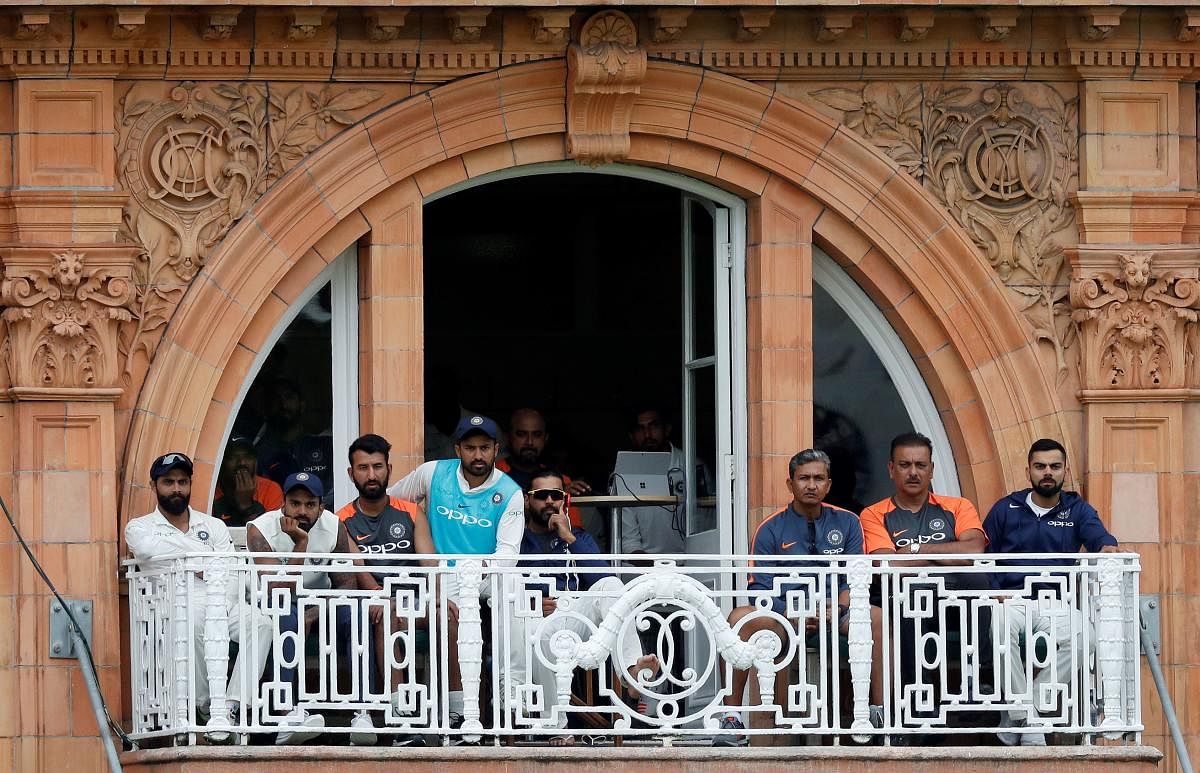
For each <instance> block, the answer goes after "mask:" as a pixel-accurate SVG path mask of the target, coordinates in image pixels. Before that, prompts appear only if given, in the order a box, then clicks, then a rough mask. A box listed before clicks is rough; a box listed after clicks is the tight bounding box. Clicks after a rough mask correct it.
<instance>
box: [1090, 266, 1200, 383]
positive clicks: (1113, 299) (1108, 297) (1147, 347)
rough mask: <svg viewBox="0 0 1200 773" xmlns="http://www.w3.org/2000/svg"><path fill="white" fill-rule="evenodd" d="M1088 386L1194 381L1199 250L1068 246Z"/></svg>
mask: <svg viewBox="0 0 1200 773" xmlns="http://www.w3.org/2000/svg"><path fill="white" fill-rule="evenodd" d="M1067 254H1068V257H1069V258H1070V261H1071V308H1072V312H1071V318H1072V320H1073V321H1074V322H1075V324H1077V325H1078V326H1079V335H1080V342H1081V364H1082V374H1081V375H1082V378H1081V382H1082V386H1083V388H1084V389H1085V390H1111V389H1155V390H1159V389H1182V388H1185V387H1189V386H1191V387H1194V386H1195V384H1194V383H1189V382H1191V381H1194V380H1195V378H1196V365H1195V362H1194V358H1195V356H1196V352H1195V351H1194V346H1195V339H1196V336H1197V318H1198V314H1197V313H1198V312H1200V249H1196V248H1194V247H1192V248H1178V247H1163V248H1159V249H1153V250H1141V249H1139V250H1112V249H1086V248H1081V249H1077V250H1068V251H1067Z"/></svg>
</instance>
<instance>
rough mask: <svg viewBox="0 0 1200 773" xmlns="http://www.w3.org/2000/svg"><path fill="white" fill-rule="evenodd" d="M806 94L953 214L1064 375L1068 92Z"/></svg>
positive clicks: (1070, 172)
mask: <svg viewBox="0 0 1200 773" xmlns="http://www.w3.org/2000/svg"><path fill="white" fill-rule="evenodd" d="M811 97H812V98H813V99H816V100H817V101H819V102H821V103H823V104H825V105H828V106H829V107H832V108H834V109H836V110H839V111H841V112H842V122H843V123H844V124H845V125H846V126H847V127H848V128H850V129H853V130H854V131H856V132H857V133H859V134H860V135H861V136H863V137H864V138H866V139H867V140H869V141H871V142H872V143H873V144H875V145H876V146H877V147H879V148H880V149H882V150H883V151H884V153H886V154H887V155H888V157H889V158H891V159H892V160H893V161H894V162H895V163H896V164H897V166H899V167H900V169H902V170H903V171H904V172H905V173H906V174H908V175H910V176H912V177H913V178H915V179H916V180H917V181H918V182H920V183H921V185H922V186H924V187H925V188H926V189H928V190H929V191H930V192H931V193H933V194H934V195H935V196H936V197H937V198H938V200H939V201H940V202H941V203H942V204H943V205H944V206H945V207H946V208H947V210H949V211H950V213H951V214H953V215H954V217H955V219H956V220H957V221H958V222H959V224H960V225H962V227H963V228H964V229H965V230H966V231H967V233H968V234H970V236H971V238H972V240H973V241H974V242H975V244H976V246H977V247H978V248H979V250H980V251H981V252H982V253H983V254H984V255H985V256H987V259H988V262H989V263H990V264H991V265H992V266H993V268H995V269H996V271H997V273H998V274H999V275H1000V277H1001V279H1003V280H1004V282H1005V284H1006V286H1007V287H1008V288H1009V289H1010V290H1011V291H1012V292H1013V294H1014V298H1015V299H1016V301H1017V304H1018V306H1019V308H1020V309H1021V310H1022V312H1023V313H1024V315H1025V317H1026V319H1027V320H1028V321H1029V323H1030V325H1031V326H1032V328H1033V331H1032V332H1033V335H1034V336H1035V337H1036V338H1038V339H1039V340H1042V341H1045V342H1047V343H1049V344H1050V345H1051V346H1052V348H1053V350H1054V355H1055V365H1056V368H1057V370H1058V373H1059V378H1060V380H1061V379H1062V378H1064V377H1065V376H1066V375H1067V372H1068V365H1067V359H1066V350H1067V349H1068V347H1070V346H1071V345H1072V344H1073V342H1074V339H1075V335H1076V330H1075V327H1074V326H1073V325H1072V324H1071V322H1070V305H1069V303H1068V299H1067V296H1068V282H1067V271H1068V268H1067V264H1066V260H1065V257H1064V255H1063V251H1062V248H1063V246H1064V244H1065V243H1072V242H1073V241H1074V223H1075V210H1074V207H1073V206H1072V205H1071V202H1070V199H1069V196H1070V194H1071V192H1072V191H1073V190H1074V189H1075V188H1076V187H1077V183H1078V158H1079V137H1078V128H1077V124H1078V121H1077V109H1078V103H1077V100H1076V99H1071V100H1064V99H1063V98H1062V96H1061V95H1060V94H1059V93H1058V92H1057V91H1055V90H1054V89H1053V88H1051V87H1049V86H1045V85H1042V84H1011V83H1003V82H1001V83H996V84H994V85H986V86H965V85H964V86H945V85H940V84H938V85H925V86H921V85H918V86H896V85H886V84H868V85H866V86H863V87H861V88H857V89H850V88H826V89H819V90H816V91H813V92H812V93H811Z"/></svg>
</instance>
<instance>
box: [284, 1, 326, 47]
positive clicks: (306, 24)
mask: <svg viewBox="0 0 1200 773" xmlns="http://www.w3.org/2000/svg"><path fill="white" fill-rule="evenodd" d="M324 17H325V9H324V8H321V7H319V6H318V7H312V6H303V7H297V8H289V9H288V12H287V23H288V29H287V39H288V40H312V39H313V37H314V36H315V35H316V34H317V30H318V29H320V28H321V25H322V24H323V23H324Z"/></svg>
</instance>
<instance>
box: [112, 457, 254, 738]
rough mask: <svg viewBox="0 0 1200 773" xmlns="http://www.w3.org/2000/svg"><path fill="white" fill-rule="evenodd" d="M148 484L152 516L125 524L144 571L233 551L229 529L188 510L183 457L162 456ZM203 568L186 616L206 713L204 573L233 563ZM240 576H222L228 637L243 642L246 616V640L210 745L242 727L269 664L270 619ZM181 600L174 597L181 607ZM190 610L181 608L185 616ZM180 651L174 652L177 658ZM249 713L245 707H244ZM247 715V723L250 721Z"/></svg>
mask: <svg viewBox="0 0 1200 773" xmlns="http://www.w3.org/2000/svg"><path fill="white" fill-rule="evenodd" d="M150 482H151V484H152V485H153V486H154V493H155V496H156V497H157V498H158V507H157V508H155V509H154V510H153V511H152V512H150V513H147V514H146V515H143V516H140V517H138V518H134V519H132V520H131V521H130V522H129V523H128V524H126V525H125V544H126V545H128V546H129V552H130V553H131V554H132V555H133V557H134V558H135V559H137V560H138V562H139V563H140V564H141V565H142V566H143V568H146V567H147V566H148V564H147V562H153V561H155V560H158V559H168V558H171V557H173V556H179V555H182V554H185V553H232V552H233V542H232V540H230V538H229V530H228V529H227V528H226V527H225V524H223V523H222V522H221V521H219V520H217V519H216V518H213V517H212V516H210V515H206V514H204V513H201V512H199V511H198V510H193V509H192V508H191V507H189V506H188V505H189V503H190V502H191V498H192V460H191V459H189V458H188V457H187V456H186V455H185V454H181V453H178V452H176V453H169V454H163V455H162V456H160V457H158V458H157V459H155V460H154V463H153V464H152V465H151V466H150ZM200 566H201V567H202V568H200V569H198V570H196V571H195V572H193V573H192V576H191V577H190V578H189V581H190V582H189V586H190V588H191V591H192V592H191V594H190V595H191V605H190V607H191V608H190V614H191V616H192V621H193V625H194V630H193V631H192V654H191V658H190V659H191V661H192V665H193V673H194V676H195V679H194V681H193V688H194V689H195V699H196V706H197V707H198V708H199V710H200V711H201V712H207V711H208V710H209V699H208V698H209V694H208V663H207V661H206V660H205V658H204V640H205V638H206V636H205V627H206V621H205V614H206V612H207V605H206V597H207V592H208V586H207V584H206V579H207V577H208V575H210V574H211V573H213V572H218V571H228V570H230V569H232V566H233V565H232V559H229V558H225V559H221V558H213V559H208V560H205V561H203V562H201V563H200ZM242 580H243V577H242V575H240V574H237V573H235V572H233V571H229V572H228V576H227V577H226V578H225V598H226V611H227V613H228V616H229V618H228V619H229V637H230V639H232V640H234V641H238V640H239V639H240V638H241V633H242V618H243V617H249V618H250V619H249V621H248V625H247V631H248V633H250V634H251V641H250V642H241V644H242V646H241V647H240V648H239V649H238V654H237V658H236V659H235V660H234V663H233V671H232V672H231V673H230V675H229V682H228V691H227V693H226V695H227V704H226V706H227V709H226V710H227V713H226V714H225V715H223V716H222V715H220V714H219V713H218V714H216V715H211V716H210V717H209V720H208V724H209V726H210V727H211V728H213V729H212V730H209V731H208V733H207V734H206V736H207V737H208V739H209V740H210V741H212V742H213V743H224V742H226V741H228V740H230V738H231V733H230V732H229V730H228V728H229V727H230V725H238V724H242V722H241V710H240V709H241V706H249V705H250V702H251V698H252V697H253V693H254V691H255V690H256V689H257V685H258V679H259V677H260V676H261V675H262V671H263V666H265V665H266V662H267V654H268V652H269V650H270V641H271V638H270V637H271V635H272V630H271V629H272V625H271V621H270V620H269V619H267V618H266V617H265V616H264V615H263V614H262V613H261V612H259V611H258V610H257V609H254V608H253V607H251V606H250V605H248V604H246V603H245V601H244V600H243V599H242V592H241V591H242V585H243V583H242ZM180 601H181V600H180V599H176V602H177V603H179V602H180ZM187 611H189V610H185V613H186V612H187ZM180 655H181V653H177V655H176V657H179V656H180ZM248 710H249V709H248ZM253 719H254V718H253V717H252V716H251V717H247V719H246V722H247V723H249V722H253Z"/></svg>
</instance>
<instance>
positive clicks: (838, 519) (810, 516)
mask: <svg viewBox="0 0 1200 773" xmlns="http://www.w3.org/2000/svg"><path fill="white" fill-rule="evenodd" d="M831 473H832V468H831V462H830V460H829V456H828V455H827V454H826V453H825V452H824V451H819V450H817V449H815V448H809V449H806V450H804V451H801V452H800V453H798V454H796V455H795V456H793V457H792V458H791V460H790V461H789V462H788V479H787V487H788V491H790V492H791V494H792V501H791V503H790V504H789V505H788V506H787V507H785V508H783V509H782V510H780V511H779V512H777V513H775V514H774V515H771V516H769V517H768V518H767V519H766V520H765V521H763V522H762V523H760V524H759V525H758V528H757V529H755V532H754V540H753V543H754V544H753V547H752V548H751V552H752V553H753V554H754V555H755V556H764V557H765V556H773V557H774V556H795V558H792V559H789V560H776V559H774V558H773V559H772V560H769V561H761V560H755V561H754V562H753V563H752V566H755V567H787V568H791V567H804V566H811V567H813V568H824V567H826V566H828V565H829V564H828V562H827V561H825V560H822V558H823V557H825V556H829V557H833V556H842V555H862V552H863V534H862V529H861V528H860V527H859V524H858V517H857V516H855V515H854V513H851V512H850V511H848V510H842V509H841V508H838V507H834V506H833V505H828V504H825V502H824V499H825V496H826V495H827V494H828V493H829V489H830V486H831V485H832V482H833V481H832V477H831ZM781 576H782V575H776V574H774V573H770V572H767V573H760V574H755V575H752V576H751V578H750V584H749V586H748V589H749V590H751V591H759V592H762V591H765V592H767V593H775V592H776V591H775V588H776V585H777V581H776V578H777V577H781ZM814 576H815V575H814ZM825 580H826V582H825V583H824V587H823V588H822V589H821V593H822V594H823V595H824V597H825V599H826V609H827V610H828V611H829V614H830V616H834V615H836V617H837V626H838V630H839V631H840V632H841V633H842V635H843V636H844V635H846V634H848V633H849V626H850V586H849V583H848V582H847V579H846V576H845V575H844V574H842V575H837V576H836V581H835V575H832V574H830V575H826V576H825ZM800 588H801V586H798V585H796V584H795V583H790V584H789V583H781V584H779V590H778V594H777V595H776V596H775V597H774V598H773V599H772V600H771V610H772V611H773V612H774V613H775V615H778V616H779V617H786V615H787V594H788V592H789V591H796V590H800ZM747 618H749V619H747ZM743 620H745V622H744V623H743V624H742V625H741V627H740V629H738V634H739V635H740V636H741V638H742V640H743V641H749V640H750V637H751V636H752V635H753V634H755V633H757V632H758V631H764V630H773V631H775V633H776V634H777V635H778V636H779V638H780V640H781V641H783V642H784V644H785V646H786V643H787V641H788V639H789V638H790V637H789V636H788V634H787V632H786V631H785V630H784V628H783V626H782V625H781V623H780V622H779V618H778V617H775V616H768V615H765V614H763V610H762V609H761V608H760V607H758V606H757V605H753V604H752V605H750V606H744V607H737V608H736V609H734V610H733V612H731V613H730V615H729V625H730V627H731V628H737V626H738V623H739V622H742V621H743ZM878 621H879V615H878V610H872V620H871V622H872V627H873V628H874V629H875V630H878ZM792 622H796V621H792ZM820 624H821V621H820V620H819V619H817V618H815V617H814V618H808V619H807V620H805V621H804V627H805V632H806V634H807V636H806V638H812V637H813V636H815V635H816V634H817V629H818V627H819V626H820ZM798 656H800V657H802V656H803V653H800V654H799V655H798ZM882 668H883V664H882V659H881V658H879V657H876V658H874V659H873V662H872V671H873V673H872V675H871V703H872V704H879V703H881V702H882V701H881V700H880V695H881V691H882V676H881V674H882ZM749 676H750V670H749V669H734V671H733V675H732V679H731V684H730V692H729V694H728V695H726V696H725V705H726V706H729V707H731V709H732V708H733V707H736V706H741V705H743V704H742V700H743V696H744V693H745V691H746V681H747V680H748V678H749ZM786 690H787V670H786V669H784V670H782V671H779V672H778V673H776V674H775V699H776V701H779V702H781V703H782V702H783V701H785V700H786V697H787V691H786ZM745 729H746V726H745V725H744V724H743V723H742V719H741V717H740V716H739V715H738V713H737V712H735V711H732V710H730V711H729V712H728V713H727V714H726V715H725V717H724V718H723V719H722V720H721V730H722V731H723V732H722V733H721V734H719V735H717V736H716V737H715V738H714V739H713V746H740V745H742V744H744V743H746V738H745V736H741V735H738V733H739V731H742V730H745Z"/></svg>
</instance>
